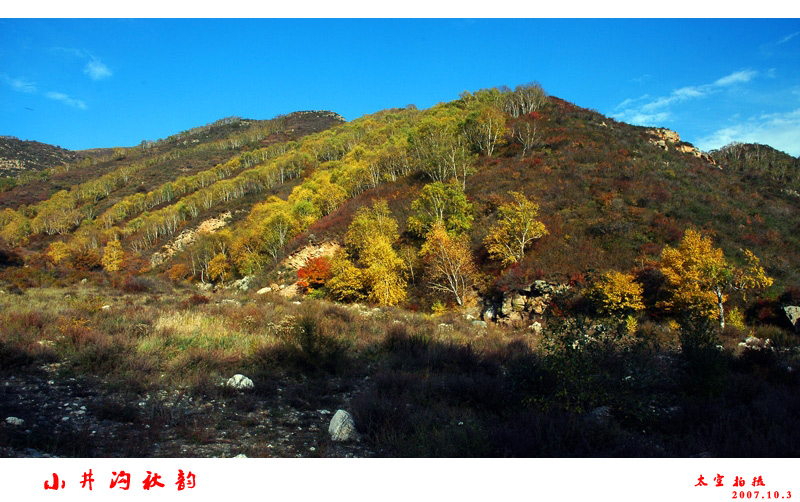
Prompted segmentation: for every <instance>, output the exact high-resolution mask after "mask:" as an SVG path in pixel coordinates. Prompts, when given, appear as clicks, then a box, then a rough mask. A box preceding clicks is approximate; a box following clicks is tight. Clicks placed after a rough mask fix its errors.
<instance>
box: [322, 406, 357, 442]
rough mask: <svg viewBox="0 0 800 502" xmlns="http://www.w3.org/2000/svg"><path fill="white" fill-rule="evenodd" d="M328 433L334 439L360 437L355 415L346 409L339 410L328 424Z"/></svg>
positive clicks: (347, 439) (342, 439)
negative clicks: (354, 418)
mask: <svg viewBox="0 0 800 502" xmlns="http://www.w3.org/2000/svg"><path fill="white" fill-rule="evenodd" d="M328 434H330V435H331V439H333V440H334V441H351V440H354V439H358V432H356V423H355V420H353V415H351V414H350V413H348V412H346V411H344V410H337V411H336V413H335V414H334V415H333V418H331V423H330V425H329V426H328Z"/></svg>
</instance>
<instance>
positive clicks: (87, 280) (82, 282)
mask: <svg viewBox="0 0 800 502" xmlns="http://www.w3.org/2000/svg"><path fill="white" fill-rule="evenodd" d="M87 282H89V279H87V278H85V277H84V278H83V279H81V284H86V283H87Z"/></svg>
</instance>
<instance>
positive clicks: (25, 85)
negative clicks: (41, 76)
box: [0, 73, 36, 94]
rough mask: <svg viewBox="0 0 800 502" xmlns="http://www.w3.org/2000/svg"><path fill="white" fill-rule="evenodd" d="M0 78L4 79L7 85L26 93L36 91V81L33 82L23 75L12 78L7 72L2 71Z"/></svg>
mask: <svg viewBox="0 0 800 502" xmlns="http://www.w3.org/2000/svg"><path fill="white" fill-rule="evenodd" d="M0 79H2V81H3V82H4V83H5V84H6V85H8V86H9V87H11V88H12V89H14V90H15V91H17V92H24V93H26V94H32V93H34V92H36V82H31V81H30V80H28V79H26V78H23V77H17V78H12V77H9V76H8V75H6V74H5V73H0Z"/></svg>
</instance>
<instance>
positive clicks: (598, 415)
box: [586, 406, 611, 425]
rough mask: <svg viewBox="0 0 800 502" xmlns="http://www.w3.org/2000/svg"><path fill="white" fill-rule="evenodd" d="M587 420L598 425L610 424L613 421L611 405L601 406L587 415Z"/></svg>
mask: <svg viewBox="0 0 800 502" xmlns="http://www.w3.org/2000/svg"><path fill="white" fill-rule="evenodd" d="M586 420H588V421H589V422H591V423H594V424H596V425H608V424H609V423H610V422H611V407H610V406H600V407H598V408H595V409H593V410H592V411H590V412H589V414H588V415H587V416H586Z"/></svg>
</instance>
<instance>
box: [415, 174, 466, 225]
mask: <svg viewBox="0 0 800 502" xmlns="http://www.w3.org/2000/svg"><path fill="white" fill-rule="evenodd" d="M411 210H412V211H414V214H412V215H411V216H409V218H408V229H409V230H410V231H411V232H412V233H414V234H416V235H417V236H419V237H423V236H425V235H426V234H427V233H428V232H429V231H430V230H431V228H432V227H433V225H435V224H436V223H441V224H443V225H444V227H445V229H446V230H447V231H448V232H451V233H454V234H457V233H464V232H469V230H470V228H471V227H472V219H473V218H472V204H470V203H469V202H467V196H466V195H464V192H463V190H462V189H461V187H460V186H459V185H457V184H455V183H450V184H444V183H442V182H438V181H437V182H436V183H430V184H428V185H425V187H423V189H422V193H421V194H420V196H419V197H418V198H417V199H416V200H415V201H414V202H412V203H411Z"/></svg>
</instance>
